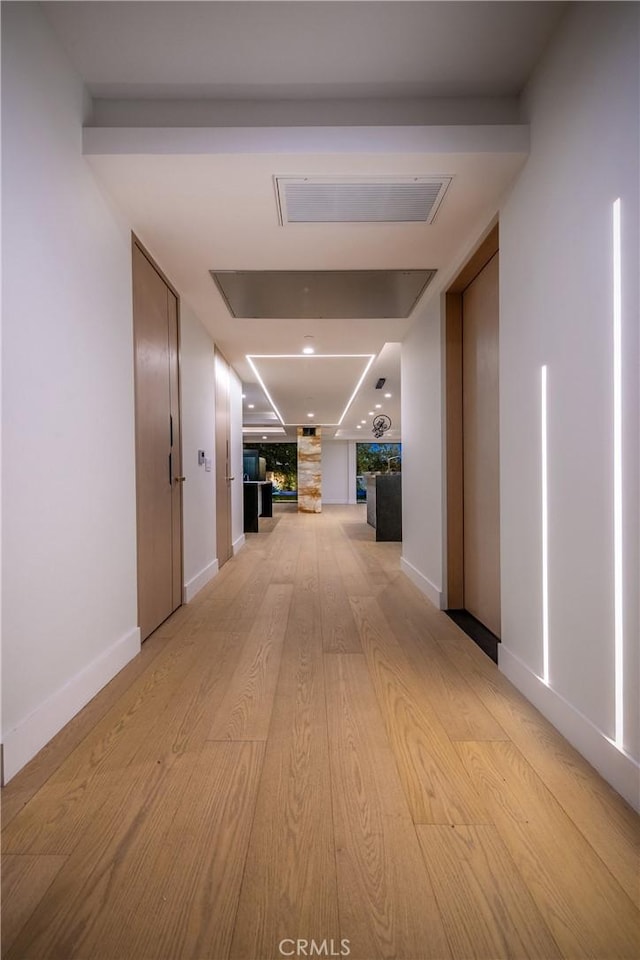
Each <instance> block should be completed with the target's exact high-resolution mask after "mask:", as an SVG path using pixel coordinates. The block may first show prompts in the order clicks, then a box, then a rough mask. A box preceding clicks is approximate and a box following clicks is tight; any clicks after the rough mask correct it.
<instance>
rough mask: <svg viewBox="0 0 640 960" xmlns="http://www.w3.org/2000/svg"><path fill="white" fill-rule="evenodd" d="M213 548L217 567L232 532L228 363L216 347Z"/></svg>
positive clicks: (229, 544)
mask: <svg viewBox="0 0 640 960" xmlns="http://www.w3.org/2000/svg"><path fill="white" fill-rule="evenodd" d="M215 401H216V550H217V553H218V566H220V567H221V566H222V565H223V564H224V563H226V562H227V560H229V559H230V557H231V555H232V553H233V547H232V542H231V540H232V533H231V481H232V480H233V477H232V475H231V414H230V374H229V365H228V363H227V361H226V360H225V359H224V357H223V356H222V354H221V353H220V352H219V351H217V350H216V356H215Z"/></svg>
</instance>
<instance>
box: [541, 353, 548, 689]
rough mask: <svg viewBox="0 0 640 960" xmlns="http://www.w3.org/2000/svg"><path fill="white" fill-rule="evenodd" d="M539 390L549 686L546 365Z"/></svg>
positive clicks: (545, 669) (545, 652) (544, 653)
mask: <svg viewBox="0 0 640 960" xmlns="http://www.w3.org/2000/svg"><path fill="white" fill-rule="evenodd" d="M540 373H541V377H540V380H541V389H540V426H541V431H540V433H541V436H540V447H541V453H542V456H541V463H542V477H541V480H542V484H541V488H542V679H543V680H544V682H545V683H546V684H547V686H549V502H548V472H547V365H546V363H545V364H544V366H543V367H542V370H541V371H540Z"/></svg>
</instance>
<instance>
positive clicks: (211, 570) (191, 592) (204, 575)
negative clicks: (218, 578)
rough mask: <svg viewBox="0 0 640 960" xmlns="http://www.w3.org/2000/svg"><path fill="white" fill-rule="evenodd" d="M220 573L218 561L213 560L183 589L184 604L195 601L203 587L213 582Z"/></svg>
mask: <svg viewBox="0 0 640 960" xmlns="http://www.w3.org/2000/svg"><path fill="white" fill-rule="evenodd" d="M217 572H218V561H217V560H212V561H211V563H208V564H207V566H206V567H204V569H202V570H201V571H200V573H196V575H195V577H192V578H191V580H188V581H187V583H185V584H184V586H183V588H182V600H183V602H184V603H189V601H190V600H193V598H194V597H195V595H196V593H199V592H200V590H202V588H203V587H206V585H207V584H208V583H209V580H213V578H214V577H215V575H216V573H217Z"/></svg>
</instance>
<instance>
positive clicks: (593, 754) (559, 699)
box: [498, 643, 640, 811]
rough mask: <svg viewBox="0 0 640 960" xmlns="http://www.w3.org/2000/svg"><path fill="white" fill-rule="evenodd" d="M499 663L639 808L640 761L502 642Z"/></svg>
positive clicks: (529, 698)
mask: <svg viewBox="0 0 640 960" xmlns="http://www.w3.org/2000/svg"><path fill="white" fill-rule="evenodd" d="M498 667H499V669H500V670H501V671H502V673H504V675H505V676H506V677H508V679H509V680H510V681H511V683H512V684H513V685H514V686H515V687H517V688H518V690H520V692H521V693H523V694H524V696H525V697H526V698H527V700H530V701H531V703H532V704H533V705H534V706H535V707H537V708H538V710H539V711H540V713H542V714H544V716H545V717H546V718H547V720H549V721H550V723H552V724H553V725H554V727H555V728H556V729H557V730H559V731H560V733H561V734H562V735H563V737H566V739H567V740H568V741H569V743H571V744H573V746H574V747H575V748H576V750H577V751H578V752H579V753H581V754H582V756H583V757H585V759H586V760H588V761H589V763H590V764H591V765H592V766H594V767H595V768H596V770H598V771H599V773H601V774H602V776H603V777H604V779H605V780H606V781H607V782H608V783H610V784H611V786H612V787H613V788H614V790H617V791H618V793H619V794H621V795H622V796H623V797H624V798H625V800H626V801H627V802H628V803H630V804H631V806H632V807H634V809H636V810H638V811H640V764H638V762H637V761H636V760H634V758H633V757H631V756H629V754H627V753H623V752H622V751H620V750H618V748H617V747H616V746H615V745H614V744H613V742H612V741H611V740H610V739H609V737H607V735H606V734H604V733H603V732H602V730H599V729H598V727H596V725H595V724H594V723H592V722H591V720H589V719H588V717H585V716H584V714H582V713H580V711H579V710H577V709H576V708H575V707H574V706H572V704H571V703H569V701H568V700H565V699H564V697H563V696H561V695H560V694H559V693H557V692H556V691H555V690H553V689H552V688H551V687H548V686H547V685H546V684H545V683H544V682H543V681H542V680H541V679H540V677H538V675H537V674H536V673H534V672H533V670H531V668H530V667H528V666H527V665H526V664H525V663H523V661H522V660H521V659H520V658H519V657H518V656H516V654H514V653H512V652H511V651H510V650H509V649H508V647H505V645H504V643H501V644H500V645H499V647H498Z"/></svg>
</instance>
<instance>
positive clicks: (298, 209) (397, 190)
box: [275, 177, 451, 226]
mask: <svg viewBox="0 0 640 960" xmlns="http://www.w3.org/2000/svg"><path fill="white" fill-rule="evenodd" d="M450 183H451V177H393V178H390V177H386V178H385V177H375V178H373V177H371V178H367V179H350V178H348V177H341V178H339V179H338V178H331V177H275V184H276V194H277V200H278V213H279V216H280V223H281V224H282V225H283V226H285V225H286V224H289V223H433V220H434V218H435V215H436V213H437V210H438V207H439V206H440V204H441V202H442V198H443V197H444V194H445V192H446V190H447V187H448V186H449V184H450Z"/></svg>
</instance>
